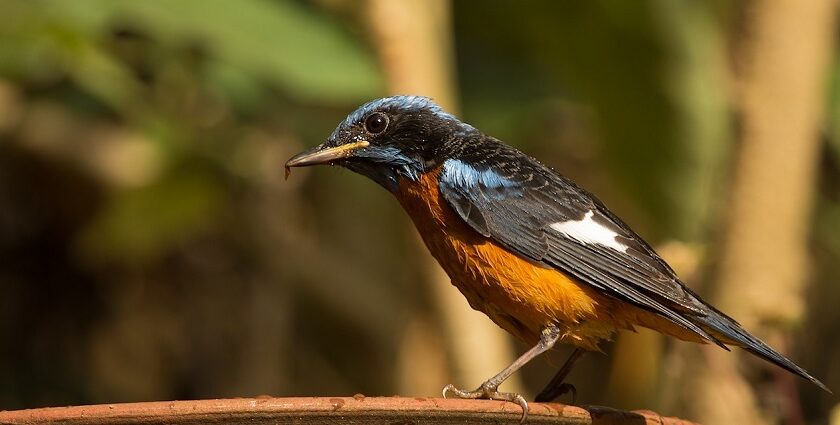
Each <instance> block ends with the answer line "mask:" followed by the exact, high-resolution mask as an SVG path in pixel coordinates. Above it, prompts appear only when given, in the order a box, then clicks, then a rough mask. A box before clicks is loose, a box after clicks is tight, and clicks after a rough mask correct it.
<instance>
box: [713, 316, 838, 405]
mask: <svg viewBox="0 0 840 425" xmlns="http://www.w3.org/2000/svg"><path fill="white" fill-rule="evenodd" d="M697 319H698V320H697V321H698V322H699V323H698V324H700V325H701V327H703V328H706V329H709V330H712V331H713V334H714V333H717V334H720V335H723V336H725V337H726V338H724V339H731V340H732V341H733V345H738V346H740V347H741V348H743V349H745V350H747V351H749V352H750V353H752V354H754V355H756V356H758V357H761V358H762V359H765V360H767V361H769V362H771V363H774V364H776V365H778V366H779V367H782V368H784V369H786V370H788V371H789V372H791V373H794V374H796V375H799V376H801V377H803V378H805V379H807V380H809V381H811V382H813V383H814V384H815V385H817V386H818V387H820V388H822V389H823V390H825V391H827V392H828V393H830V394H833V393H832V392H831V390H829V389H828V387H826V386H825V384H823V383H822V382H820V380H819V379H817V378H814V377H813V376H811V374H810V373H808V372H807V371H806V370H805V369H802V368H801V367H799V366H797V365H796V363H794V362H792V361H790V360H788V358H787V357H785V356H783V355H781V354H779V353H778V352H776V350H774V349H772V348H770V346H769V345H767V344H765V343H764V342H763V341H761V340H760V339H758V338H756V337H754V336H752V335H750V334H749V332H747V331H746V330H744V328H742V327H741V325H739V324H738V322H736V321H735V320H732V319H731V318H729V317H727V316H726V315H725V314H723V313H720V312H717V311H715V312H711V314H709V315H708V316H705V317H697ZM727 342H728V341H727Z"/></svg>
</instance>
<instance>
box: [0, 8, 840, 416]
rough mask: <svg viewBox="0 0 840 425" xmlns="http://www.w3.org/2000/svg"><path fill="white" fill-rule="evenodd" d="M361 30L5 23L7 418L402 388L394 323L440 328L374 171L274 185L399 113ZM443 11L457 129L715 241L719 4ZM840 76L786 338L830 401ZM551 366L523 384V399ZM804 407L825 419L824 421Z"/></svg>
mask: <svg viewBox="0 0 840 425" xmlns="http://www.w3.org/2000/svg"><path fill="white" fill-rule="evenodd" d="M352 9H354V4H351V5H349V6H348V5H347V4H344V3H343V2H340V1H339V2H335V1H319V2H303V1H267V0H265V1H262V0H240V1H237V2H225V1H221V0H210V1H208V0H204V1H200V0H181V1H176V2H164V1H149V0H147V1H123V2H115V1H105V0H97V1H94V0H88V1H72V0H58V1H34V0H31V1H25V0H20V1H12V0H7V1H4V2H2V3H0V340H2V341H4V342H3V343H2V344H0V408H4V409H10V408H19V407H32V406H40V405H58V404H70V403H74V404H75V403H96V402H116V401H128V400H152V399H168V398H198V397H224V396H253V395H258V394H264V393H269V394H273V395H313V394H319V395H330V394H343V395H346V394H353V393H357V392H362V393H366V394H391V393H393V392H394V388H395V383H394V381H395V378H394V374H395V371H394V366H393V365H394V363H395V356H396V355H397V354H396V353H397V348H396V346H397V344H398V341H399V335H400V331H401V330H402V327H403V326H404V320H405V318H406V317H408V316H409V315H410V314H411V313H412V312H413V311H433V310H434V307H433V306H431V305H429V304H430V303H429V300H428V298H429V297H428V295H427V294H426V293H425V289H424V287H423V285H421V282H420V280H421V279H422V273H421V270H420V268H421V267H422V266H421V265H422V264H423V262H422V261H421V260H420V256H421V255H427V254H425V253H419V252H417V251H416V250H415V248H416V247H415V246H414V245H413V243H412V242H411V241H410V238H408V237H407V235H410V230H409V224H408V222H407V219H406V218H405V217H404V216H403V214H402V212H401V211H399V209H398V206H397V205H396V203H394V202H393V201H392V200H390V199H388V196H387V195H386V194H385V193H384V192H382V191H381V190H380V189H378V188H376V187H374V185H372V184H370V183H369V182H367V181H364V180H363V179H362V178H360V177H358V176H355V175H352V174H351V173H349V172H346V171H336V170H317V171H310V170H302V171H300V172H297V171H296V172H295V175H294V176H293V177H292V179H290V180H289V181H288V182H283V180H282V164H283V162H284V161H285V160H286V159H287V158H288V157H289V156H291V155H292V154H293V153H295V152H297V151H299V150H301V149H303V148H304V147H306V146H311V145H314V144H316V143H318V142H320V140H322V139H323V138H324V137H326V136H327V135H328V134H329V133H330V132H331V131H332V129H333V128H334V126H335V125H336V124H337V123H338V122H339V121H340V120H341V119H342V118H343V117H344V115H345V114H346V113H348V112H350V111H351V110H352V109H353V108H354V107H355V106H356V105H357V104H359V103H361V102H363V101H365V100H367V99H369V98H372V97H376V96H380V95H382V94H383V93H384V82H383V77H382V72H381V70H380V67H379V65H378V64H377V63H376V59H375V58H374V56H373V54H372V51H373V49H372V48H371V47H370V46H371V43H373V42H374V40H370V39H369V38H368V34H367V33H366V32H365V28H364V24H363V23H362V22H361V19H360V18H359V16H357V15H356V14H354V13H353V11H352ZM453 10H454V22H453V25H454V34H455V40H454V42H455V47H456V49H455V51H456V62H457V73H458V79H459V84H460V86H461V98H462V101H463V105H464V108H463V109H464V114H463V116H464V118H465V120H467V121H469V122H471V123H472V124H474V125H476V126H477V127H478V128H481V129H482V130H484V131H486V132H487V133H490V134H492V135H494V136H497V137H499V138H501V139H503V140H505V141H507V142H509V143H511V144H513V145H516V146H518V147H520V148H521V149H523V150H525V151H527V152H529V153H531V154H533V155H534V156H537V157H539V158H541V159H542V160H544V161H545V162H546V163H548V164H550V165H552V166H555V167H556V168H558V169H559V170H561V171H562V172H563V173H565V174H567V175H569V176H570V177H572V178H574V179H575V180H577V181H580V182H581V183H582V184H583V185H584V186H586V187H588V188H590V189H591V190H592V191H593V192H595V193H598V194H599V195H600V196H601V197H602V198H603V199H604V200H605V201H607V203H608V204H609V205H611V207H613V208H614V209H615V210H616V211H617V212H618V213H619V214H620V215H621V216H622V217H626V218H627V221H628V222H630V223H631V224H633V227H634V228H636V229H637V230H639V231H640V233H642V234H643V235H645V236H647V237H649V238H650V239H651V241H652V242H661V241H668V240H680V241H684V242H691V243H697V244H700V245H703V244H705V243H707V242H708V241H709V240H710V239H712V238H713V237H714V236H715V234H714V228H715V225H716V222H715V220H716V219H717V217H718V213H719V211H720V209H721V208H725V205H722V201H721V199H720V194H721V193H722V192H723V190H724V189H725V179H726V172H725V171H726V168H727V166H728V163H727V161H728V156H729V154H730V153H731V151H732V148H733V146H732V139H733V134H732V133H733V131H732V127H733V126H732V121H733V120H732V119H731V117H730V113H729V109H728V103H727V102H728V99H727V95H726V94H725V93H724V88H725V87H726V86H727V81H726V78H727V77H726V74H727V70H726V67H727V64H726V59H727V58H726V57H725V54H724V53H722V52H723V51H724V50H725V47H726V46H725V45H726V26H727V22H726V17H727V13H728V12H727V11H728V8H727V7H720V6H719V5H717V4H714V3H712V4H709V3H706V2H699V1H686V2H670V1H661V0H650V1H644V2H616V1H591V2H574V3H568V2H549V1H542V2H529V4H528V7H522V6H521V3H518V2H512V1H504V2H479V1H457V2H453ZM835 63H836V62H835ZM833 75H834V77H835V78H834V80H835V84H834V85H833V89H832V93H830V96H827V98H829V97H830V99H831V102H830V103H831V108H830V111H831V116H830V119H829V122H830V125H829V126H828V128H827V133H826V136H827V140H828V142H827V143H826V149H825V155H824V161H823V168H822V169H821V170H820V176H821V179H820V181H821V190H822V192H821V196H820V200H819V203H818V208H817V211H816V213H815V217H816V218H815V222H814V234H815V238H814V248H815V252H816V255H815V261H816V262H817V267H816V270H817V272H816V273H815V279H814V283H813V291H812V294H811V297H812V298H813V302H812V305H813V309H812V310H811V312H812V314H811V315H810V316H809V318H808V326H807V329H808V331H807V332H804V333H803V336H802V338H801V341H798V342H797V344H799V345H800V346H801V348H800V350H799V351H800V352H801V353H813V354H806V355H804V356H803V358H804V359H805V361H804V362H803V365H804V366H806V368H808V369H809V370H812V371H813V372H814V374H815V375H817V376H820V377H823V378H825V380H826V382H827V383H828V384H829V386H833V387H834V388H838V387H840V385H838V384H837V382H840V370H838V369H837V367H836V366H832V365H836V364H840V361H834V362H828V361H827V360H826V359H837V358H838V348H840V347H838V344H837V342H836V341H840V338H838V335H836V333H837V331H836V326H835V325H834V323H836V318H837V313H836V308H835V307H834V306H833V301H834V300H836V299H838V296H840V293H838V287H837V285H836V278H834V277H833V276H837V274H838V272H840V270H838V262H837V261H836V260H837V258H840V240H838V239H837V235H840V220H838V216H839V215H840V187H838V186H837V182H838V181H840V179H838V176H840V165H838V164H840V160H838V158H840V144H838V142H837V140H840V103H838V98H840V96H838V93H840V90H838V87H840V84H837V83H836V82H837V81H838V77H837V76H840V71H838V70H837V66H836V65H835V67H834V71H833ZM827 95H829V94H827ZM690 283H693V284H697V282H690ZM464 305H465V308H466V302H465V303H464ZM604 348H605V349H607V350H609V347H604ZM809 356H810V357H809ZM605 362H608V360H607V358H606V357H603V356H601V357H599V356H593V357H592V358H590V359H586V360H585V361H583V362H582V364H581V368H580V369H579V370H576V371H575V374H574V376H573V381H575V377H586V376H591V377H592V378H591V379H589V378H587V379H585V380H582V379H577V382H578V383H579V384H578V388H579V389H580V392H581V397H580V398H581V399H582V400H586V402H587V403H593V404H598V403H608V402H611V403H612V404H620V403H621V401H616V400H608V399H607V398H606V397H607V395H606V391H604V389H603V388H601V385H600V384H594V383H604V382H606V381H607V379H606V374H607V373H608V368H606V367H604V364H606V363H605ZM550 373H551V372H550V366H547V365H542V364H535V365H529V368H528V369H527V370H526V374H527V378H528V380H527V384H528V385H529V387H531V388H533V389H536V387H538V386H539V385H541V384H542V383H543V382H544V381H545V378H547V377H548V376H549V374H550ZM590 382H592V383H593V384H591V383H590ZM832 383H834V384H833V385H832ZM441 384H443V383H441ZM812 390H814V389H812V388H803V394H806V395H807V396H808V401H807V403H808V408H809V409H808V412H809V414H810V413H811V412H813V415H814V417H819V415H820V414H821V412H825V411H826V410H827V409H828V406H830V400H829V401H826V399H824V398H819V397H817V396H815V395H814V394H816V393H815V392H812ZM620 407H634V408H635V407H640V406H620ZM644 407H649V408H656V407H657V406H644ZM667 413H668V414H679V412H667Z"/></svg>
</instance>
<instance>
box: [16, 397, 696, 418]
mask: <svg viewBox="0 0 840 425" xmlns="http://www.w3.org/2000/svg"><path fill="white" fill-rule="evenodd" d="M530 406H531V407H530V414H529V416H528V423H529V424H539V423H552V424H575V425H586V424H593V425H595V424H597V425H625V424H626V425H630V424H633V425H692V423H691V422H687V421H684V420H681V419H676V418H664V417H661V416H659V415H658V414H656V413H653V412H648V411H635V412H625V411H620V410H613V409H609V408H605V407H589V408H586V409H583V408H580V407H575V406H566V405H563V404H556V403H532V404H531V405H530ZM521 415H522V410H521V408H520V407H519V405H517V404H515V403H509V402H505V401H489V400H446V399H440V398H405V397H364V396H362V395H356V396H353V397H290V398H271V397H261V398H237V399H221V400H191V401H156V402H144V403H125V404H99V405H94V406H71V407H49V408H42V409H31V410H17V411H7V412H0V423H2V424H27V425H34V424H57V423H61V424H64V425H84V424H90V425H103V424H121V425H126V424H199V423H200V424H207V423H226V424H248V425H258V424H275V423H284V424H286V423H288V424H333V423H336V422H337V421H340V422H342V423H348V424H382V423H389V424H392V423H411V424H463V423H486V424H490V423H493V424H495V423H500V422H509V423H518V422H519V419H520V417H521Z"/></svg>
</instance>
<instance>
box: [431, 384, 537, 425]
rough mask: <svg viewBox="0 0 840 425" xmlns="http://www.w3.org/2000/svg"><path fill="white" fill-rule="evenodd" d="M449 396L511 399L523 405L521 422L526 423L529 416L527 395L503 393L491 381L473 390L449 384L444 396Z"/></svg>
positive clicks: (444, 389) (444, 390) (444, 388)
mask: <svg viewBox="0 0 840 425" xmlns="http://www.w3.org/2000/svg"><path fill="white" fill-rule="evenodd" d="M448 396H453V397H456V398H467V399H487V400H504V401H510V402H513V403H517V404H519V405H520V406H522V418H521V419H520V420H519V423H520V424H521V423H525V419H526V418H527V417H528V402H527V401H526V400H525V397H522V396H521V395H519V394H517V393H503V392H499V391H498V387H497V386H495V385H492V384H490V383H489V382H485V383H483V384H481V386H480V387H478V388H476V389H475V390H473V391H464V390H461V389H458V388H456V387H455V386H454V385H452V384H449V385H447V386H445V387H443V398H448Z"/></svg>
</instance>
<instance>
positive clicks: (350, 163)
mask: <svg viewBox="0 0 840 425" xmlns="http://www.w3.org/2000/svg"><path fill="white" fill-rule="evenodd" d="M475 133H477V130H476V129H475V128H473V127H471V126H469V125H467V124H464V123H462V122H461V121H459V120H458V119H457V118H455V117H454V116H453V115H451V114H448V113H446V112H444V111H443V110H442V109H441V108H440V106H438V105H437V104H435V103H434V102H432V101H431V100H430V99H429V98H426V97H420V96H393V97H386V98H382V99H377V100H374V101H371V102H368V103H366V104H364V105H362V106H361V107H359V108H358V109H356V110H355V111H354V112H353V113H351V114H350V115H348V116H347V118H346V119H345V120H344V121H343V122H342V123H341V124H339V125H338V127H337V128H336V129H335V131H334V132H333V133H332V135H330V137H329V138H328V139H327V141H325V142H324V143H322V144H320V145H318V146H316V147H314V148H312V149H310V150H308V151H305V152H301V153H299V154H297V155H295V156H293V157H292V158H291V159H289V160H288V161H287V162H286V174H287V175H288V173H289V170H290V168H291V167H306V166H310V165H318V164H329V165H340V166H342V167H345V168H348V169H350V170H352V171H355V172H357V173H359V174H362V175H365V176H367V177H369V178H371V179H373V180H374V181H375V182H377V183H379V184H380V185H382V186H384V187H385V188H386V189H388V190H391V191H394V190H396V188H397V187H398V184H399V179H400V178H408V179H413V180H414V179H417V177H418V176H419V175H420V174H422V173H424V172H425V171H427V170H431V169H433V168H435V167H436V166H437V165H439V164H440V163H441V162H442V161H443V160H445V159H446V156H447V155H448V154H449V153H450V151H451V150H452V149H453V148H454V146H455V145H457V144H458V143H457V142H458V141H462V140H464V139H465V138H467V137H469V136H470V135H472V134H475Z"/></svg>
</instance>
